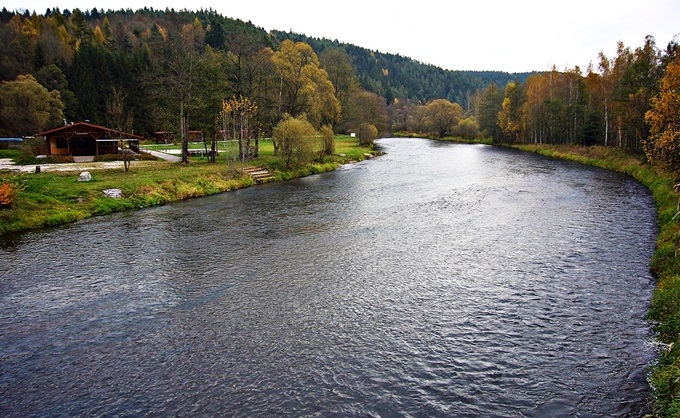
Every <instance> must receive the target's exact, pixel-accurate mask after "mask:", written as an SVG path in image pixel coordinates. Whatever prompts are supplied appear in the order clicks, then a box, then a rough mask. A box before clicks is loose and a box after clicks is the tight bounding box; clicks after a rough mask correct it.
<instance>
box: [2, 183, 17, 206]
mask: <svg viewBox="0 0 680 418" xmlns="http://www.w3.org/2000/svg"><path fill="white" fill-rule="evenodd" d="M15 198H16V191H15V188H14V185H12V183H0V208H2V209H5V208H9V207H11V206H12V204H13V203H14V199H15Z"/></svg>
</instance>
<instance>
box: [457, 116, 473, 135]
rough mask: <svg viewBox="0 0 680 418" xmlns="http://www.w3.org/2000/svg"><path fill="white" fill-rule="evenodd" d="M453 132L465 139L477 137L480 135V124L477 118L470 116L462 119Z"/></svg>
mask: <svg viewBox="0 0 680 418" xmlns="http://www.w3.org/2000/svg"><path fill="white" fill-rule="evenodd" d="M453 132H454V134H456V135H458V136H460V137H461V138H464V139H475V138H476V137H477V136H478V135H479V125H478V124H477V121H476V120H475V118H473V117H472V116H470V117H468V118H465V119H463V120H461V121H460V122H459V123H458V126H456V128H455V129H454V130H453Z"/></svg>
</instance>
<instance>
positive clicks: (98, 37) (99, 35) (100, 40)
mask: <svg viewBox="0 0 680 418" xmlns="http://www.w3.org/2000/svg"><path fill="white" fill-rule="evenodd" d="M92 35H93V37H94V40H95V42H97V44H99V45H104V42H106V37H105V36H104V32H102V28H100V27H99V26H97V27H95V28H94V32H93V34H92Z"/></svg>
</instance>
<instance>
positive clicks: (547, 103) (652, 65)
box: [476, 36, 680, 170]
mask: <svg viewBox="0 0 680 418" xmlns="http://www.w3.org/2000/svg"><path fill="white" fill-rule="evenodd" d="M679 59H680V46H679V44H678V40H677V37H676V39H674V40H672V41H670V42H669V44H668V45H667V46H666V48H665V49H660V48H658V47H657V45H656V42H655V40H654V38H653V37H652V36H647V37H646V38H645V40H644V44H643V45H642V46H640V47H637V48H635V49H631V48H630V47H628V46H626V45H624V44H623V43H619V44H618V48H617V52H616V55H615V56H614V57H607V56H606V55H604V53H600V54H599V56H598V57H597V62H596V64H591V65H590V66H589V67H588V68H587V70H586V74H585V75H583V74H582V72H581V69H580V68H578V67H575V68H573V69H571V70H566V71H557V70H556V69H554V68H553V69H552V70H551V71H547V72H544V73H541V74H533V75H531V76H529V77H528V78H527V80H526V81H525V82H524V83H515V82H510V83H508V84H507V85H506V86H505V87H504V88H499V86H497V85H495V84H491V85H489V86H488V87H487V88H486V89H485V90H484V92H483V93H482V94H481V96H480V100H479V102H478V106H477V107H476V110H477V111H476V120H477V121H478V122H479V126H480V129H481V130H482V131H483V132H484V133H485V134H486V135H488V136H491V137H493V138H494V140H495V141H498V142H507V143H537V144H551V145H560V144H566V145H583V146H590V145H602V146H607V147H618V148H622V149H625V150H627V151H629V152H633V153H640V154H642V153H643V152H644V154H645V155H646V156H647V158H648V159H650V160H653V161H656V162H659V163H662V164H664V165H666V166H667V167H669V168H672V169H674V170H678V169H680V164H679V161H678V160H679V158H680V156H678V155H677V154H678V150H680V147H679V145H678V144H676V143H677V142H678V140H680V137H678V132H679V130H678V127H679V123H680V107H679V106H676V104H678V103H679V102H680V82H679V81H678V75H679V74H678V66H679V65H680V64H679V61H678V60H679Z"/></svg>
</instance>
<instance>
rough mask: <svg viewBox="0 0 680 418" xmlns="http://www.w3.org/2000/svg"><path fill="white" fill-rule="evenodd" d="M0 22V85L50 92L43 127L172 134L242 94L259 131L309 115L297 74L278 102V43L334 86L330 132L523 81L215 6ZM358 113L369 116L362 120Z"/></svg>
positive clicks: (55, 13) (8, 128)
mask: <svg viewBox="0 0 680 418" xmlns="http://www.w3.org/2000/svg"><path fill="white" fill-rule="evenodd" d="M0 25H1V26H0V36H2V41H3V42H2V44H1V45H0V49H1V50H2V53H1V54H0V57H1V60H2V61H0V81H8V82H13V81H17V77H20V76H21V77H24V78H22V79H21V81H22V82H23V83H24V84H23V86H26V83H28V82H29V81H32V80H27V79H26V78H25V77H26V76H28V75H30V76H32V77H33V79H34V80H35V81H36V82H37V83H38V84H40V85H41V86H43V87H45V88H46V89H47V90H48V92H54V91H57V92H59V99H60V101H61V109H62V110H63V117H57V116H55V115H58V112H51V114H52V118H51V120H49V121H48V122H47V123H48V125H49V124H52V125H53V124H55V123H59V122H61V119H66V120H68V121H74V120H76V121H77V120H90V121H93V122H96V123H99V124H103V125H109V126H115V127H119V128H121V129H127V130H134V131H135V132H138V133H144V134H150V133H152V132H154V131H157V130H169V131H176V132H179V130H180V128H181V127H180V126H179V124H180V119H179V117H173V115H178V114H179V113H180V111H179V110H178V108H179V107H183V108H184V109H183V110H184V111H186V112H188V113H189V115H190V117H189V118H188V124H189V125H190V128H191V129H204V130H209V129H208V128H209V126H206V125H211V124H214V123H213V122H212V119H214V116H215V114H217V113H218V112H219V110H220V107H221V106H220V103H221V101H222V100H224V99H231V98H234V97H248V98H250V99H251V100H253V101H254V102H255V103H256V105H257V107H258V112H257V115H256V117H255V120H256V124H257V127H258V129H261V130H262V131H263V132H264V133H269V132H270V131H271V129H272V127H273V125H274V123H275V122H276V121H277V120H279V119H280V118H281V117H282V114H283V113H284V112H288V113H289V114H291V115H293V116H295V114H299V113H302V112H305V113H307V114H308V115H310V114H311V113H312V112H311V106H309V105H307V106H305V105H303V104H302V103H301V102H303V101H304V100H302V99H303V98H302V97H300V95H299V94H298V93H301V92H303V90H304V89H298V87H300V86H302V84H300V83H301V82H302V80H297V81H298V84H300V86H296V85H295V83H294V82H293V83H292V84H291V85H290V86H288V87H290V89H291V90H290V91H289V92H288V96H289V97H287V98H288V99H290V100H293V101H294V100H295V99H298V101H299V102H300V103H297V104H295V103H288V104H286V103H283V102H285V99H286V97H285V96H286V94H282V91H283V90H285V87H286V86H282V84H286V83H285V81H286V80H283V83H282V80H281V73H282V71H283V67H282V65H283V64H282V63H281V60H279V62H278V64H277V62H276V61H277V58H276V54H279V53H281V52H282V51H283V50H282V45H283V44H284V43H285V41H286V40H289V41H292V43H293V44H294V45H298V49H299V48H302V45H307V46H311V48H312V51H311V52H312V54H313V55H314V56H313V57H312V56H311V55H310V57H309V58H303V59H309V60H310V62H312V63H313V64H314V65H316V66H317V67H318V68H319V69H323V70H324V71H325V72H326V74H327V76H328V78H329V79H330V80H331V82H332V83H333V86H332V89H333V90H334V92H333V94H334V95H335V96H336V98H337V99H338V100H339V101H340V105H341V109H340V111H337V110H336V113H338V114H337V115H334V116H331V117H330V118H329V117H328V116H324V117H321V116H319V115H317V119H319V118H321V119H328V120H326V122H330V123H331V124H332V125H333V127H334V128H335V129H336V130H348V129H356V126H357V125H359V124H360V123H362V122H370V123H371V124H372V125H375V126H376V127H377V128H378V129H379V130H380V131H381V132H387V131H390V129H391V127H390V124H389V122H388V121H387V120H386V119H385V118H386V114H385V112H386V109H384V107H385V106H387V105H388V104H391V103H393V102H394V101H395V99H398V100H402V99H407V100H409V101H411V102H413V103H415V104H425V103H428V102H430V101H432V100H433V99H438V98H445V99H447V100H449V101H451V102H458V103H461V104H463V106H465V108H466V109H467V108H469V105H470V103H471V99H472V97H473V95H474V92H475V91H479V90H482V89H484V88H485V87H486V86H488V85H489V84H491V83H497V84H500V85H505V83H507V82H509V81H511V80H513V81H516V82H522V81H524V80H525V79H526V78H527V76H528V74H517V75H511V74H508V73H503V72H456V71H446V70H442V69H441V68H437V67H434V66H432V65H425V64H422V63H418V62H416V61H414V60H411V59H409V58H405V57H401V56H398V55H390V54H382V53H379V52H377V51H369V50H367V49H364V48H360V47H356V46H353V45H348V44H340V43H338V42H337V41H328V40H319V39H313V38H307V37H305V36H301V35H296V34H293V33H284V32H277V31H273V32H271V33H266V32H265V31H264V30H263V29H261V28H257V27H255V26H254V25H252V24H251V23H249V22H248V23H246V22H243V21H240V20H234V19H230V18H227V17H223V16H221V15H218V14H217V13H215V12H213V11H199V12H189V11H179V12H175V11H174V10H165V11H158V10H153V9H141V10H138V11H135V12H133V11H131V10H119V11H107V12H104V11H103V10H96V9H93V10H91V11H84V12H81V11H80V10H78V9H76V10H74V11H73V12H70V11H68V10H64V11H63V12H61V11H60V10H58V9H54V10H52V9H48V10H47V11H46V12H45V14H44V15H36V14H32V15H31V14H29V13H27V12H24V13H23V14H18V13H14V12H10V11H7V10H6V9H3V11H2V12H1V13H0ZM298 52H300V51H298ZM303 55H304V54H303ZM298 76H299V78H301V79H302V78H305V77H307V78H309V77H308V76H309V74H304V75H303V74H298ZM291 82H292V80H291ZM313 84H315V87H313V88H311V89H313V90H314V91H315V93H314V95H315V96H317V95H319V90H322V89H318V88H317V86H318V80H317V81H316V82H315V83H313ZM297 90H300V91H297ZM283 93H285V92H283ZM168 95H172V96H173V97H168ZM53 96H54V95H53ZM53 96H52V101H53V102H54V97H53ZM45 97H47V96H45ZM307 99H309V100H311V99H310V98H307ZM378 99H380V100H378ZM381 102H382V103H384V106H383V105H381V104H380V103H381ZM210 103H212V109H210V107H211V105H210ZM53 105H54V103H53ZM206 106H207V107H206ZM57 107H59V106H57ZM366 107H368V108H369V109H367V108H366ZM5 113H7V112H5ZM362 115H369V118H368V120H364V119H366V117H362ZM13 116H16V115H13ZM7 119H10V118H9V117H7V118H4V119H3V121H6V120H7ZM15 119H16V118H15ZM24 125H27V126H26V127H25V128H23V129H22V128H21V127H20V126H13V124H12V123H4V124H3V125H2V126H0V128H1V129H2V130H3V132H4V133H5V134H14V135H30V134H32V133H35V132H32V131H35V130H36V127H34V126H31V124H24ZM37 129H38V130H39V129H42V127H40V128H37Z"/></svg>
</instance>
